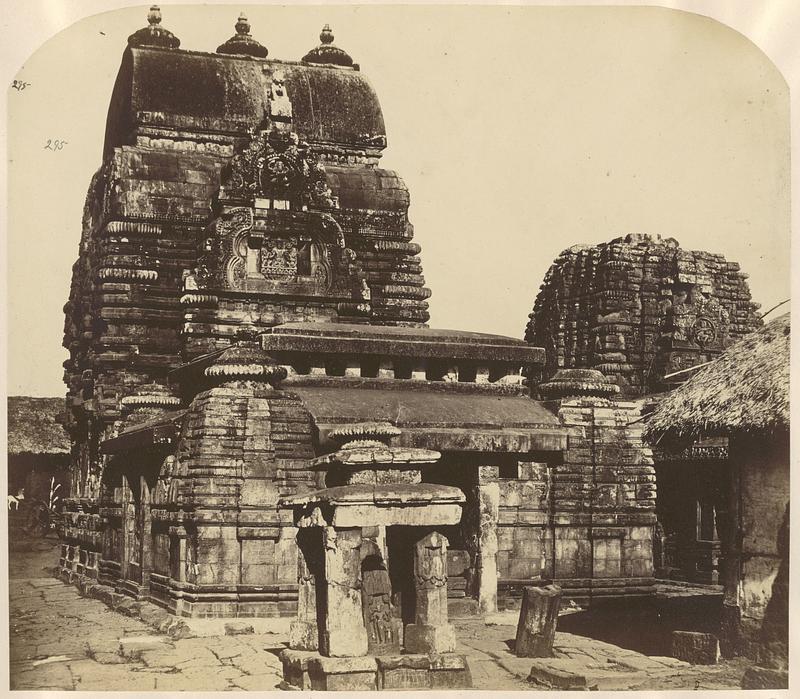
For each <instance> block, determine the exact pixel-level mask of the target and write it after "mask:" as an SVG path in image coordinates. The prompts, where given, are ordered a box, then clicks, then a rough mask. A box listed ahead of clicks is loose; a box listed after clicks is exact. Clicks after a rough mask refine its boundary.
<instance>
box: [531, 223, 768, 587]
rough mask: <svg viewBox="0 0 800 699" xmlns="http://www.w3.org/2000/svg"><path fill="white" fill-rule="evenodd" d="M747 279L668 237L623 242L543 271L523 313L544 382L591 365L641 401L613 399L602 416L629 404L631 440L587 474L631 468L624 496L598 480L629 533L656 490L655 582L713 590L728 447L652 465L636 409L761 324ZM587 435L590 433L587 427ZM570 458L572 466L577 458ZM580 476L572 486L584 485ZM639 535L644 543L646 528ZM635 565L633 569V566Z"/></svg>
mask: <svg viewBox="0 0 800 699" xmlns="http://www.w3.org/2000/svg"><path fill="white" fill-rule="evenodd" d="M746 279H747V275H746V274H744V273H743V272H741V271H740V268H739V265H738V264H737V263H735V262H727V261H726V260H725V258H724V257H723V256H722V255H716V254H712V253H708V252H699V251H687V250H682V249H681V248H680V246H679V245H678V243H677V241H675V240H674V239H671V238H669V239H663V240H662V239H661V238H660V237H659V236H649V235H629V236H626V237H625V238H617V239H615V240H612V241H611V242H609V243H603V244H600V245H595V246H575V247H572V248H569V249H568V250H565V251H564V252H562V253H561V255H560V256H559V257H558V259H557V260H556V261H555V262H554V263H553V265H552V266H551V267H550V269H549V271H548V272H547V276H546V277H545V280H544V283H543V284H542V286H541V289H540V291H539V294H538V296H537V298H536V302H535V304H534V309H533V312H532V313H531V315H530V322H529V323H528V326H527V329H526V339H527V340H528V342H530V343H532V344H535V345H537V346H541V347H544V348H545V350H546V353H547V362H546V366H545V373H544V376H545V377H551V376H553V375H554V374H555V376H556V377H558V376H559V373H560V372H562V371H563V370H564V368H569V369H574V370H589V369H595V370H599V371H601V372H602V373H603V374H605V375H606V376H607V377H608V378H609V379H611V380H612V381H613V382H614V383H615V384H616V385H617V386H619V388H620V392H621V394H622V396H623V397H625V398H628V399H636V400H637V403H638V405H635V404H634V403H629V404H626V403H623V402H616V403H615V404H614V405H613V406H610V407H612V408H613V412H607V411H606V410H601V411H600V413H601V414H603V420H605V419H606V418H612V419H616V420H619V419H620V418H622V417H623V413H624V412H625V410H624V409H623V406H624V405H628V406H629V407H630V411H629V419H630V421H631V423H632V424H634V425H637V428H636V429H635V430H634V431H635V432H636V433H637V435H636V436H635V437H634V438H633V439H632V440H631V441H630V443H628V444H622V445H621V446H623V447H624V448H623V450H622V451H621V452H619V451H618V449H617V446H620V445H619V444H618V445H616V446H615V445H614V442H613V441H612V442H611V443H610V452H609V451H608V450H607V449H606V448H605V447H604V449H603V451H602V452H601V453H600V454H595V455H593V457H592V459H593V461H592V462H591V463H592V466H591V468H592V472H593V473H594V474H607V473H610V472H611V470H613V469H614V468H617V466H616V464H618V463H628V464H637V466H636V467H635V468H633V469H631V470H629V472H628V474H627V475H626V476H625V479H624V483H623V482H620V484H619V488H621V490H620V489H618V486H611V488H610V489H609V487H608V484H602V483H600V480H602V478H601V479H600V480H598V481H597V483H596V487H597V489H598V490H597V494H598V496H599V497H600V498H601V501H603V502H604V503H605V505H606V506H607V505H608V504H609V503H610V502H617V503H620V504H621V503H622V502H626V503H627V505H631V504H633V505H634V507H633V509H631V510H630V514H628V515H626V517H628V518H631V517H632V519H631V522H633V521H636V522H638V524H637V525H635V526H642V527H645V526H652V525H654V524H656V522H655V520H654V519H652V517H653V514H652V512H648V514H647V516H646V517H644V518H642V516H643V515H644V513H645V511H647V510H651V509H652V506H653V505H654V504H655V501H656V490H658V507H657V510H658V524H657V525H656V528H655V530H653V531H652V533H650V534H647V536H654V537H655V548H656V553H657V555H656V559H657V560H656V561H655V566H656V569H657V573H658V575H659V576H663V577H677V578H682V579H688V580H692V581H694V582H700V583H717V582H719V580H720V552H721V541H720V536H721V535H720V532H718V531H717V527H716V524H715V522H716V521H717V520H718V519H719V518H720V517H722V516H723V514H724V512H725V509H726V505H725V500H726V494H725V492H724V487H723V486H722V485H721V484H722V483H723V481H724V479H723V478H722V474H723V473H724V472H725V471H726V469H727V458H728V449H727V441H726V440H710V441H709V440H705V439H701V440H699V441H698V442H696V443H695V444H694V445H691V446H689V447H687V449H686V450H685V451H684V453H682V454H677V455H676V454H668V453H664V452H663V451H657V452H656V455H655V460H653V459H652V458H651V456H652V455H651V454H650V453H649V449H648V448H647V447H646V445H643V444H642V442H641V436H640V435H639V434H638V433H639V432H640V431H641V424H643V423H642V422H641V419H640V417H641V416H640V415H638V411H639V410H640V409H641V408H644V410H645V412H647V411H649V410H652V408H653V405H654V404H657V403H658V401H659V400H660V397H661V396H663V395H664V392H665V391H668V390H670V389H673V388H675V387H676V386H678V385H679V384H681V383H682V382H684V381H685V380H686V379H688V378H689V377H691V376H692V374H693V373H694V368H695V367H702V366H704V365H705V364H707V363H708V362H710V361H712V360H713V359H714V358H716V357H717V356H719V355H720V354H721V353H722V352H723V351H724V350H725V349H726V348H727V347H729V346H730V345H732V344H733V343H734V342H736V340H738V339H740V338H742V337H744V336H745V335H747V334H749V333H751V332H753V331H754V330H755V329H757V328H758V327H760V325H761V320H760V318H759V317H758V315H757V313H756V310H757V309H758V307H759V306H758V304H757V303H754V302H753V301H751V298H750V290H749V288H748V285H747V281H746ZM575 414H576V415H578V414H579V413H575ZM612 415H613V417H612ZM592 420H594V418H592ZM592 424H594V422H592ZM599 424H601V425H603V424H606V423H605V422H600V423H599ZM618 424H619V425H620V426H622V425H624V424H625V420H624V419H622V421H621V422H619V423H618ZM585 429H593V427H592V426H591V425H589V424H588V423H587V424H586V426H585ZM601 429H602V428H601ZM625 439H626V440H627V439H628V437H626V438H625ZM601 441H603V442H606V440H605V439H603V440H601ZM623 441H625V440H623ZM629 447H630V448H632V449H633V451H630V450H629ZM642 449H644V452H643V451H642ZM637 450H638V455H637ZM568 453H569V454H570V456H569V457H568V458H567V459H566V460H565V461H566V462H567V463H569V462H571V461H573V459H572V455H573V454H581V451H578V450H576V451H573V450H571V449H570V451H569V452H568ZM587 459H588V457H587V452H585V451H584V452H582V455H581V457H580V458H579V459H578V460H577V463H575V466H576V468H577V469H578V470H577V471H576V474H575V475H576V476H577V475H578V473H579V472H580V468H581V467H580V465H579V464H581V463H583V468H584V470H586V469H588V468H589V463H590V462H589V460H587ZM594 459H596V460H597V466H598V467H599V468H595V465H594ZM620 460H621V461H620ZM654 461H655V463H654ZM573 463H574V461H573ZM654 466H655V471H654ZM610 469H611V470H610ZM637 469H638V470H637ZM656 475H657V478H658V480H657V483H656ZM578 480H582V479H576V481H575V482H570V483H569V484H568V487H569V488H576V487H579V486H578ZM593 480H597V479H594V477H593ZM656 484H657V485H658V488H657V489H656V487H655V486H656ZM633 493H635V498H634V501H631V502H629V501H628V498H629V496H630V495H631V494H633ZM620 498H622V499H621V500H620ZM627 505H626V506H627ZM601 509H602V508H601ZM637 512H638V513H639V514H636V513H637ZM648 518H650V519H649V520H648ZM639 533H640V535H642V536H644V535H645V530H644V529H641V530H639ZM578 538H582V535H580V536H579V537H578ZM600 547H601V549H602V551H604V552H605V553H606V554H607V553H608V552H613V553H614V555H615V556H616V553H617V551H618V545H617V543H616V542H615V541H614V540H613V538H612V539H608V540H607V541H605V542H604V543H603V544H601V545H600ZM587 555H588V554H587ZM610 565H611V566H612V567H614V568H615V567H616V563H612V564H610ZM633 565H634V568H633V569H631V570H634V569H636V568H637V567H638V565H640V564H639V563H634V564H633Z"/></svg>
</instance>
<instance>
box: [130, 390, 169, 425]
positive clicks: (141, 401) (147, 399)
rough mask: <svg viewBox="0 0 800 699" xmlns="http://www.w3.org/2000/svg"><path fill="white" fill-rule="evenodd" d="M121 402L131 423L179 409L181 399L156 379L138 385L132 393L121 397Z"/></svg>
mask: <svg viewBox="0 0 800 699" xmlns="http://www.w3.org/2000/svg"><path fill="white" fill-rule="evenodd" d="M119 404H120V410H121V412H122V414H123V416H126V422H127V424H128V425H131V424H135V423H138V422H142V421H144V420H147V419H148V418H151V417H155V416H157V415H160V414H162V413H164V412H167V411H170V410H177V409H178V408H180V405H181V399H180V398H179V397H178V396H176V395H175V393H174V391H173V389H172V388H170V387H169V386H164V385H163V384H159V383H156V382H155V381H154V382H152V383H146V384H142V385H141V386H137V387H136V388H135V389H134V391H133V393H132V394H131V395H129V396H124V397H123V398H121V399H120V401H119Z"/></svg>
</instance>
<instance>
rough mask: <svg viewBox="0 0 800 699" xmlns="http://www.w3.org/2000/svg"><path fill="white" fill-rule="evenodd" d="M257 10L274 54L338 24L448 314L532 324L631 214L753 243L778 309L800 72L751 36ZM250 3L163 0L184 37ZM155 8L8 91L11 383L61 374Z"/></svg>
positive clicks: (675, 25)
mask: <svg viewBox="0 0 800 699" xmlns="http://www.w3.org/2000/svg"><path fill="white" fill-rule="evenodd" d="M242 7H243V8H244V9H245V10H246V11H247V14H248V16H249V18H250V21H251V24H252V33H253V35H254V37H255V38H257V39H258V40H259V41H260V42H261V43H263V44H265V45H266V46H267V47H268V48H269V52H270V57H272V58H281V59H287V60H293V59H299V58H300V57H301V56H302V55H303V54H304V53H305V52H306V51H307V50H308V49H310V48H312V47H313V46H315V45H316V44H317V43H318V34H319V30H320V28H321V26H322V25H323V24H324V23H326V22H327V23H330V24H331V26H332V28H333V31H334V34H335V35H336V44H337V45H339V46H341V47H342V48H344V49H345V50H347V51H348V52H349V53H350V54H351V55H352V56H353V58H354V60H355V61H356V62H358V63H359V64H360V65H361V69H362V71H363V73H364V74H365V75H366V76H367V77H368V78H369V79H370V81H371V82H372V84H373V86H374V87H375V89H376V92H377V94H378V97H379V99H380V100H381V104H382V106H383V113H384V119H385V122H386V128H387V134H388V142H389V147H388V148H387V149H386V151H385V153H384V157H383V160H382V166H383V167H386V168H389V169H392V170H396V171H397V172H398V173H399V174H400V175H401V176H402V177H403V178H404V179H405V181H406V184H407V185H408V187H409V190H410V192H411V209H410V212H409V216H410V218H411V221H412V222H413V224H414V226H415V231H416V237H415V240H416V242H418V243H420V244H421V245H422V263H423V269H424V271H425V276H426V279H427V284H428V286H429V287H431V289H432V290H433V296H432V298H431V300H430V304H431V321H430V325H431V326H432V327H440V328H455V329H464V330H474V331H479V332H491V333H499V334H505V335H511V336H514V337H521V336H522V333H523V332H524V328H525V324H526V322H527V316H528V313H529V312H530V310H531V308H532V306H533V300H534V298H535V295H536V292H537V290H538V288H539V285H540V283H541V282H542V279H543V277H544V274H545V272H546V271H547V268H548V267H549V265H550V264H551V262H552V261H553V259H554V258H555V257H556V256H557V255H558V253H559V252H560V251H561V250H563V249H564V248H567V247H569V246H571V245H574V244H577V243H598V242H602V241H607V240H610V239H611V238H613V237H616V236H618V235H624V234H626V233H631V232H650V233H660V234H661V235H663V236H665V237H674V238H677V239H678V240H679V241H680V243H681V244H682V246H683V247H685V248H687V249H705V250H710V251H712V252H717V253H722V254H724V255H725V256H726V257H727V259H728V260H729V261H738V262H740V263H741V265H742V268H743V269H744V271H746V272H748V273H749V274H750V285H751V290H752V293H753V297H754V299H755V300H756V301H759V302H760V303H761V304H762V306H763V310H766V309H768V308H769V307H770V306H772V305H774V304H775V303H778V302H779V301H782V300H783V299H785V298H788V296H789V228H790V220H789V217H790V207H789V202H790V191H789V150H788V142H789V114H788V110H789V99H788V90H787V87H786V84H785V82H784V80H783V78H782V77H781V76H780V74H779V73H778V71H777V69H776V68H775V67H774V66H773V65H772V64H771V63H770V61H769V60H768V59H767V58H766V57H765V56H764V55H763V54H762V53H761V51H760V50H759V49H757V48H756V47H755V46H754V45H753V44H751V43H750V42H749V41H748V40H747V39H745V38H744V37H742V36H741V35H739V34H738V33H736V32H734V31H732V30H730V29H728V28H726V27H724V26H722V25H720V24H719V23H717V22H714V21H713V20H710V19H707V18H704V17H700V16H698V15H690V14H685V13H680V12H674V11H669V10H661V9H657V8H619V7H613V8H612V7H595V8H577V7H576V8H565V7H460V6H448V7H425V6H383V7H374V6H373V7H353V6H350V7H313V6H312V7H293V8H287V7H270V6H242ZM242 7H240V6H238V5H235V6H232V5H228V6H213V5H212V6H188V5H181V6H169V5H162V11H163V18H164V19H163V26H165V27H167V28H168V29H170V30H171V31H173V32H174V33H175V34H176V35H177V36H178V37H179V38H180V39H181V48H185V49H193V50H201V51H213V50H214V49H215V48H216V47H217V46H218V45H219V44H221V43H222V42H223V41H225V40H226V39H227V38H228V37H230V36H231V35H232V34H233V33H234V29H233V25H234V23H235V21H236V17H237V14H238V11H239V10H240V9H242ZM146 11H147V10H146V8H143V7H137V8H133V9H125V10H116V11H113V12H110V13H105V14H102V15H98V16H94V17H91V18H88V19H86V20H83V21H81V22H80V23H78V24H76V25H73V26H72V27H70V28H69V29H67V30H66V31H64V32H62V33H61V34H59V35H57V36H55V37H53V38H52V39H51V40H50V41H48V42H47V43H46V44H44V45H43V46H42V47H41V48H40V49H39V50H38V51H37V52H36V53H35V54H34V55H33V56H31V58H30V59H29V60H28V61H27V62H26V63H25V66H24V68H23V69H22V70H21V71H20V72H19V74H18V75H17V79H18V80H24V81H27V82H28V83H30V85H29V86H28V87H27V88H26V89H25V90H23V91H21V92H18V91H15V90H11V91H10V93H9V96H8V103H9V115H10V117H9V131H8V152H9V165H8V178H9V185H10V188H9V236H8V237H9V239H8V304H9V305H8V352H9V354H8V360H9V373H8V383H7V391H8V393H9V394H11V395H16V394H27V395H62V394H63V393H64V391H65V387H64V385H63V384H62V383H61V377H62V372H63V370H62V367H61V362H62V361H63V360H64V359H65V358H66V356H67V354H66V351H65V350H63V349H62V348H61V339H62V329H63V312H62V307H63V305H64V303H65V302H66V301H67V298H68V294H69V282H70V274H71V265H72V263H73V262H74V260H75V256H76V255H77V251H78V242H79V238H80V226H81V214H82V209H83V202H84V198H85V194H86V189H87V187H88V184H89V180H90V178H91V175H92V173H93V172H94V171H95V170H96V169H97V168H98V166H99V165H100V157H101V152H102V146H103V134H104V129H105V117H106V112H107V108H108V102H109V98H110V95H111V89H112V86H113V82H114V78H115V76H116V73H117V69H118V67H119V64H120V60H121V57H122V52H123V50H124V48H125V42H126V38H127V36H128V35H129V34H131V33H132V32H133V31H135V30H136V29H139V28H140V27H143V26H145V24H146ZM47 139H61V140H64V141H66V145H64V146H63V148H62V149H61V150H59V151H52V150H47V149H45V145H46V142H47Z"/></svg>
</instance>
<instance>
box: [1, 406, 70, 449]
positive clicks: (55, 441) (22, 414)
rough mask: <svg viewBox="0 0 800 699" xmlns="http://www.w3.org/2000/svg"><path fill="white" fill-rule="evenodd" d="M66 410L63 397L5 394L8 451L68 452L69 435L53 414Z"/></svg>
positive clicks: (56, 414)
mask: <svg viewBox="0 0 800 699" xmlns="http://www.w3.org/2000/svg"><path fill="white" fill-rule="evenodd" d="M64 412H65V405H64V399H63V398H31V397H29V396H9V398H8V453H9V454H68V453H69V450H70V444H69V435H68V434H67V432H66V430H65V429H64V427H63V426H62V425H61V424H59V423H58V422H57V421H56V418H57V417H58V416H59V415H61V414H63V413H64Z"/></svg>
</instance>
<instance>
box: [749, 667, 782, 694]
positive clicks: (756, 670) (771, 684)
mask: <svg viewBox="0 0 800 699" xmlns="http://www.w3.org/2000/svg"><path fill="white" fill-rule="evenodd" d="M741 686H742V689H788V688H789V673H788V672H787V671H786V670H773V669H771V668H768V667H749V668H747V671H746V672H745V673H744V676H743V677H742V685H741Z"/></svg>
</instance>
